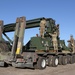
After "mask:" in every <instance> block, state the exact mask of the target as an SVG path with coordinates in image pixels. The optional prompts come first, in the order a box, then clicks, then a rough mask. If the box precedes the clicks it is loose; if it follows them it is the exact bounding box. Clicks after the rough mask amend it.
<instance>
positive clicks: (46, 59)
mask: <svg viewBox="0 0 75 75" xmlns="http://www.w3.org/2000/svg"><path fill="white" fill-rule="evenodd" d="M42 19H45V20H46V26H45V30H44V38H42V37H41V36H40V35H39V34H36V36H33V37H31V39H30V40H29V41H28V43H27V44H26V45H23V39H24V38H25V37H24V32H25V29H28V28H34V27H39V28H40V22H41V20H42ZM12 31H15V33H14V40H13V41H11V40H10V38H9V37H8V36H6V34H5V33H7V32H12ZM39 31H40V29H39ZM55 32H56V33H57V36H55V35H54V33H55ZM3 34H5V36H6V37H7V38H8V40H9V42H10V43H12V45H10V46H12V47H11V50H9V51H10V52H9V51H8V53H9V55H10V59H8V60H7V61H8V62H9V63H10V64H12V66H14V67H18V68H25V67H29V68H35V69H45V68H46V66H49V67H51V66H52V67H57V66H58V65H66V64H73V63H75V51H74V50H75V40H74V39H73V37H71V38H70V40H68V42H69V46H66V45H65V41H64V40H61V39H60V37H59V24H58V25H56V24H55V20H53V19H52V18H44V17H42V18H37V19H32V20H28V21H26V18H25V17H20V18H17V19H16V23H11V24H7V25H4V29H3ZM51 35H54V36H55V39H56V40H57V41H56V42H55V43H54V44H53V41H54V40H53V37H52V36H51ZM26 37H27V36H26ZM55 44H56V45H55ZM3 45H4V44H3ZM56 46H57V50H55V49H54V47H56ZM0 48H1V46H0ZM3 50H5V49H3ZM1 57H2V56H1ZM1 60H3V61H1V62H0V66H3V65H4V63H7V64H8V62H7V61H6V60H4V58H3V59H1Z"/></svg>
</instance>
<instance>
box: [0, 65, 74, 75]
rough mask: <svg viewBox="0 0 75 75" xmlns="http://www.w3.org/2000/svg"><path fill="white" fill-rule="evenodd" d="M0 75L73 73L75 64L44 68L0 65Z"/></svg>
mask: <svg viewBox="0 0 75 75" xmlns="http://www.w3.org/2000/svg"><path fill="white" fill-rule="evenodd" d="M0 75H75V64H68V65H59V66H58V67H46V69H45V70H38V69H35V70H33V69H27V68H25V69H19V68H14V67H6V68H3V67H0Z"/></svg>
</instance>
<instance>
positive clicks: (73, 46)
mask: <svg viewBox="0 0 75 75" xmlns="http://www.w3.org/2000/svg"><path fill="white" fill-rule="evenodd" d="M68 43H69V44H68V47H69V48H70V49H71V52H75V41H74V38H73V36H72V35H71V36H70V40H68Z"/></svg>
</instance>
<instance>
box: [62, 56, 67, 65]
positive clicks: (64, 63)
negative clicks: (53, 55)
mask: <svg viewBox="0 0 75 75" xmlns="http://www.w3.org/2000/svg"><path fill="white" fill-rule="evenodd" d="M62 65H67V56H63V58H62Z"/></svg>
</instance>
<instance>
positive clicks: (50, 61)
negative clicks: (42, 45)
mask: <svg viewBox="0 0 75 75" xmlns="http://www.w3.org/2000/svg"><path fill="white" fill-rule="evenodd" d="M52 61H53V56H52V55H50V56H49V58H48V66H49V67H51V66H52V63H53V62H52Z"/></svg>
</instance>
